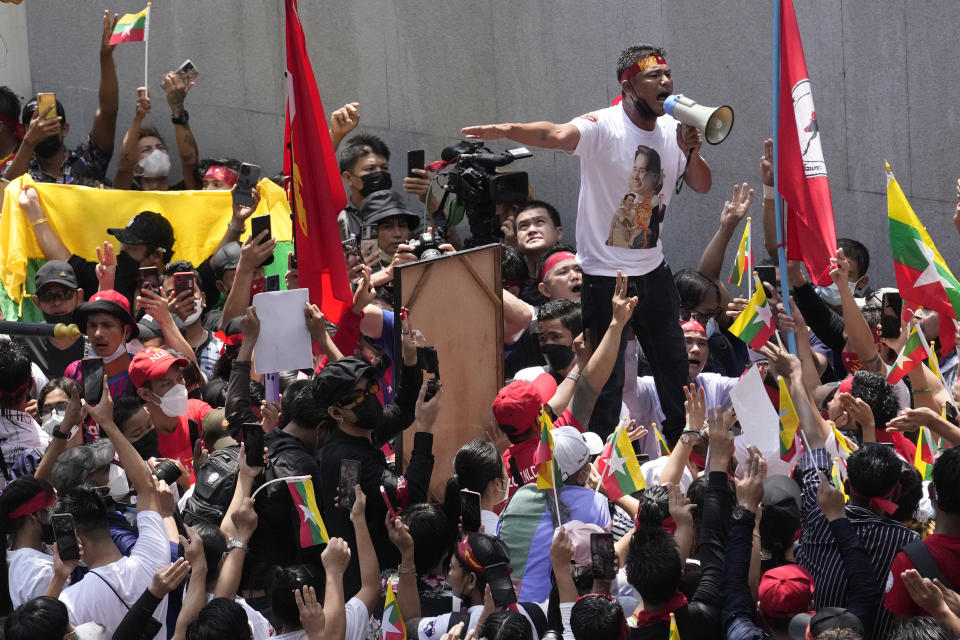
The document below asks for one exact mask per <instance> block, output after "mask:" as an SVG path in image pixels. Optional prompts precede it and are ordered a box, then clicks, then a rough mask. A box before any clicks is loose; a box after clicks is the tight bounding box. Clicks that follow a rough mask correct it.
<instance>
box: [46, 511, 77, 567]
mask: <svg viewBox="0 0 960 640" xmlns="http://www.w3.org/2000/svg"><path fill="white" fill-rule="evenodd" d="M50 524H51V525H53V535H54V538H55V539H56V541H57V552H58V553H59V554H60V559H62V560H65V561H67V562H69V561H71V560H79V559H80V545H79V544H77V530H76V528H75V527H74V526H73V516H72V515H70V514H69V513H55V514H53V515H52V516H50Z"/></svg>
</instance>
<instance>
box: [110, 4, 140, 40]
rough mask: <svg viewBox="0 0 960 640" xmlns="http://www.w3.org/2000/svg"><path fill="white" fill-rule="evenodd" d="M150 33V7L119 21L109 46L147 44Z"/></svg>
mask: <svg viewBox="0 0 960 640" xmlns="http://www.w3.org/2000/svg"><path fill="white" fill-rule="evenodd" d="M149 33H150V5H149V4H148V5H147V7H146V8H145V9H144V10H143V11H140V12H139V13H128V14H126V15H124V16H123V17H121V18H120V19H119V20H117V26H115V27H114V28H113V35H111V36H110V43H109V44H120V43H121V42H146V41H147V38H148V37H149Z"/></svg>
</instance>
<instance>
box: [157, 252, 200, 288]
mask: <svg viewBox="0 0 960 640" xmlns="http://www.w3.org/2000/svg"><path fill="white" fill-rule="evenodd" d="M187 271H190V272H192V273H193V277H194V279H195V280H196V282H197V287H198V288H199V289H200V290H201V291H203V276H201V275H200V272H199V271H197V269H196V267H194V266H193V263H192V262H190V261H189V260H174V261H173V262H168V263H167V266H165V267H164V268H163V277H164V278H172V277H173V274H175V273H185V272H187Z"/></svg>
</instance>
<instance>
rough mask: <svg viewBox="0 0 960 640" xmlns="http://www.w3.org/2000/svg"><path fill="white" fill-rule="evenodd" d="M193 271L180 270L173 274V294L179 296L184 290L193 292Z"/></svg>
mask: <svg viewBox="0 0 960 640" xmlns="http://www.w3.org/2000/svg"><path fill="white" fill-rule="evenodd" d="M193 280H194V277H193V272H192V271H181V272H179V273H175V274H173V292H174V294H175V295H177V296H179V295H180V294H181V293H183V292H184V291H189V292H190V293H193Z"/></svg>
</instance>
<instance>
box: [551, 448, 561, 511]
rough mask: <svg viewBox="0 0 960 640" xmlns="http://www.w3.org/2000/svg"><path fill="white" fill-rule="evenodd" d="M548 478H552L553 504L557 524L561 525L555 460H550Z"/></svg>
mask: <svg viewBox="0 0 960 640" xmlns="http://www.w3.org/2000/svg"><path fill="white" fill-rule="evenodd" d="M551 457H552V456H551ZM550 479H551V480H553V482H552V484H553V504H554V506H555V507H556V508H557V526H558V527H562V526H563V518H561V517H560V498H558V497H557V493H558V490H557V461H556V459H552V460H550Z"/></svg>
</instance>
